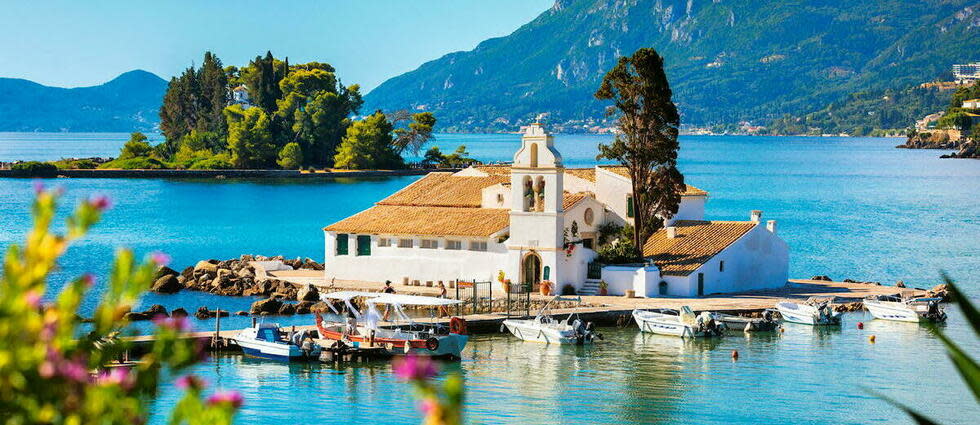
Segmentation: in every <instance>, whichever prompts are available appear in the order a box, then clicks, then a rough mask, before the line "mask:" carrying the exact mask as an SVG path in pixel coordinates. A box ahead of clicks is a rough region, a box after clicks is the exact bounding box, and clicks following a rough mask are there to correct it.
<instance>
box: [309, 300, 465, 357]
mask: <svg viewBox="0 0 980 425" xmlns="http://www.w3.org/2000/svg"><path fill="white" fill-rule="evenodd" d="M320 298H321V299H322V300H324V301H330V302H328V303H327V305H328V306H329V307H330V309H331V310H332V311H333V312H334V313H336V314H337V315H338V316H340V317H343V318H345V319H344V320H343V321H334V322H330V321H327V320H324V318H323V316H322V315H321V314H320V313H316V327H317V331H318V332H319V333H320V337H321V338H323V339H328V340H334V341H341V342H343V343H346V344H352V345H360V344H366V345H369V346H375V347H382V348H384V349H385V351H387V352H388V353H389V354H392V355H396V354H415V355H420V356H432V357H447V358H459V357H460V354H461V353H462V351H463V348H464V347H465V346H466V342H467V341H468V339H469V336H468V335H467V334H466V321H465V320H463V319H462V318H459V317H452V318H450V320H449V326H446V325H444V324H441V323H435V314H434V310H435V309H438V308H439V307H448V306H451V305H456V304H460V303H461V302H462V301H459V300H452V299H446V298H436V297H423V296H416V295H402V294H384V293H379V292H358V291H340V292H332V293H328V294H323V295H321V296H320ZM358 298H360V299H363V302H364V304H365V305H366V311H365V312H362V311H361V310H360V309H358V308H357V307H356V306H355V305H354V304H355V303H354V300H356V299H358ZM333 301H342V302H343V311H338V310H337V308H336V307H335V306H334V305H333V303H332V302H333ZM379 305H383V306H387V308H389V309H390V312H391V314H393V316H394V317H393V318H392V320H391V323H392V324H391V325H385V326H382V325H381V322H382V315H381V314H380V313H379V312H378V306H379ZM405 306H422V307H429V313H430V318H431V319H432V322H431V323H417V322H415V320H413V319H412V318H411V317H409V316H408V315H407V314H406V313H405V310H404V307H405Z"/></svg>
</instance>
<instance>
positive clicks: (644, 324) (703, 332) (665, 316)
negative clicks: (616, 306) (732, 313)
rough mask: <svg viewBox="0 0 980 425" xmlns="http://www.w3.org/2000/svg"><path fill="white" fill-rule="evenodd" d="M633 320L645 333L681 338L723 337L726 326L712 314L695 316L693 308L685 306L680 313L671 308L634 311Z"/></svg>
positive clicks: (703, 313) (704, 313) (705, 313)
mask: <svg viewBox="0 0 980 425" xmlns="http://www.w3.org/2000/svg"><path fill="white" fill-rule="evenodd" d="M633 320H636V324H637V326H639V327H640V330H641V331H643V332H650V333H655V334H660V335H671V336H679V337H681V338H700V337H705V336H721V335H723V334H724V331H725V325H724V323H721V322H719V321H717V320H715V318H714V316H713V315H712V313H710V312H702V313H701V314H697V315H696V314H694V312H693V311H691V308H690V307H688V306H684V307H682V308H681V310H680V311H677V310H673V309H669V308H657V309H650V310H640V309H636V310H633Z"/></svg>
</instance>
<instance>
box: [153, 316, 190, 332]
mask: <svg viewBox="0 0 980 425" xmlns="http://www.w3.org/2000/svg"><path fill="white" fill-rule="evenodd" d="M153 323H154V324H156V325H157V326H160V327H163V328H168V329H173V330H176V331H178V332H187V331H188V330H190V328H191V325H190V322H188V321H187V318H186V317H183V316H181V317H167V316H164V315H162V314H161V315H159V316H157V317H155V318H154V319H153Z"/></svg>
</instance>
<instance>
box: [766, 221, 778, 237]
mask: <svg viewBox="0 0 980 425" xmlns="http://www.w3.org/2000/svg"><path fill="white" fill-rule="evenodd" d="M766 228H767V229H769V231H770V232H772V234H774V235H775V234H776V220H769V221H767V222H766Z"/></svg>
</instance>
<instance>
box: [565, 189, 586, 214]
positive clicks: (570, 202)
mask: <svg viewBox="0 0 980 425" xmlns="http://www.w3.org/2000/svg"><path fill="white" fill-rule="evenodd" d="M592 197H594V196H593V195H592V192H577V193H568V192H565V193H563V194H562V199H561V208H562V210H565V211H568V209H569V208H571V207H574V206H575V204H577V203H579V202H581V201H582V200H583V199H585V198H592Z"/></svg>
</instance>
